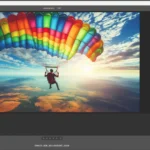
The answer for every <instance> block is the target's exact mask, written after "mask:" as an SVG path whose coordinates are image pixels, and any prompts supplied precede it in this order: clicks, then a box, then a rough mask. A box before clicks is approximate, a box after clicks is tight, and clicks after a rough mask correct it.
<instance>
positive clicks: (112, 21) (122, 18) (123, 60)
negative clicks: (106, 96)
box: [0, 12, 140, 74]
mask: <svg viewBox="0 0 150 150" xmlns="http://www.w3.org/2000/svg"><path fill="white" fill-rule="evenodd" d="M11 13H13V12H7V13H6V12H5V13H0V19H1V18H4V17H8V15H9V14H11ZM15 14H16V13H15ZM65 14H67V15H72V16H74V17H75V18H76V19H81V20H83V22H86V23H89V24H90V25H91V27H95V28H96V30H97V32H98V33H100V34H101V37H102V39H103V41H104V52H103V54H102V55H101V56H99V57H98V58H97V61H96V62H95V63H91V62H90V61H89V59H88V58H87V57H85V56H83V55H79V54H77V55H75V56H74V57H73V59H71V60H70V61H69V62H68V63H67V67H68V66H69V65H70V66H72V65H73V66H74V64H75V62H76V61H78V63H79V64H87V65H89V66H90V67H92V68H95V70H99V68H100V69H104V70H107V71H108V70H109V71H110V70H111V71H113V70H119V71H128V72H129V74H130V71H132V72H134V71H136V73H138V70H139V52H140V50H139V47H140V45H139V44H140V41H139V40H140V39H139V37H140V13H139V12H65ZM45 62H48V63H56V64H61V63H62V62H64V61H63V60H60V59H58V58H55V57H53V58H52V57H51V56H50V55H48V54H47V53H46V52H45V51H36V50H33V49H29V50H26V52H25V51H24V49H22V48H16V49H13V50H12V49H5V50H3V51H1V52H0V67H1V68H0V69H1V72H3V71H5V72H9V70H12V69H19V70H20V72H21V71H23V70H29V72H30V71H31V69H32V71H33V72H34V71H35V70H37V69H38V70H39V72H40V70H43V67H42V64H43V63H45ZM64 64H65V63H64ZM77 67H79V65H78V66H77ZM4 68H6V69H4ZM64 68H65V65H64ZM65 69H66V68H65ZM32 71H31V72H32Z"/></svg>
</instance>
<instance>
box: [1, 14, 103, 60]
mask: <svg viewBox="0 0 150 150" xmlns="http://www.w3.org/2000/svg"><path fill="white" fill-rule="evenodd" d="M11 47H14V48H17V47H23V48H26V49H28V48H35V49H37V50H45V51H47V53H49V54H50V55H51V56H57V57H60V58H63V59H67V60H69V59H71V58H72V57H73V56H74V55H75V54H76V53H81V54H84V55H86V56H87V57H88V58H89V59H91V60H92V61H95V60H96V57H97V56H99V55H100V54H101V53H102V52H103V41H102V40H101V36H100V34H99V33H97V32H96V29H95V28H92V27H90V25H89V24H86V23H83V22H82V20H76V19H75V18H74V17H73V16H67V15H65V14H59V13H54V12H53V13H46V12H45V13H33V12H29V13H24V12H19V13H18V14H17V15H14V14H11V15H9V16H8V18H3V19H1V20H0V50H3V49H5V48H11Z"/></svg>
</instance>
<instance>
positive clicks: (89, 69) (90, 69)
mask: <svg viewBox="0 0 150 150" xmlns="http://www.w3.org/2000/svg"><path fill="white" fill-rule="evenodd" d="M83 72H85V73H90V72H92V67H91V66H84V67H83Z"/></svg>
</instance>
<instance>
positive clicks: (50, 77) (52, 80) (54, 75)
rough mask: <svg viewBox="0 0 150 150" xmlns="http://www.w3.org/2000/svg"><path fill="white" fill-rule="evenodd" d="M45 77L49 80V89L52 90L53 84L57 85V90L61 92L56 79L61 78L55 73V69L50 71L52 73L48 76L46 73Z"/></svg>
mask: <svg viewBox="0 0 150 150" xmlns="http://www.w3.org/2000/svg"><path fill="white" fill-rule="evenodd" d="M45 77H47V80H48V82H49V85H50V86H49V89H51V88H52V86H51V85H52V84H56V86H57V89H58V90H60V89H59V86H58V83H57V82H56V80H55V77H59V72H57V75H56V74H54V73H53V69H50V72H49V73H48V74H47V72H45Z"/></svg>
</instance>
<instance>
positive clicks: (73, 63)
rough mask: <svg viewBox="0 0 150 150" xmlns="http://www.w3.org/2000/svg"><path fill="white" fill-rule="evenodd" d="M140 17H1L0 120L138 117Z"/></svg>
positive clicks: (87, 14)
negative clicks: (3, 115)
mask: <svg viewBox="0 0 150 150" xmlns="http://www.w3.org/2000/svg"><path fill="white" fill-rule="evenodd" d="M139 66H140V13H139V12H0V112H18V113H19V112H33V113H34V112H49V113H51V112H59V113H69V112H74V113H77V112H80V113H81V112H84V113H85V112H86V113H92V112H98V113H100V112H140V68H139Z"/></svg>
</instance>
